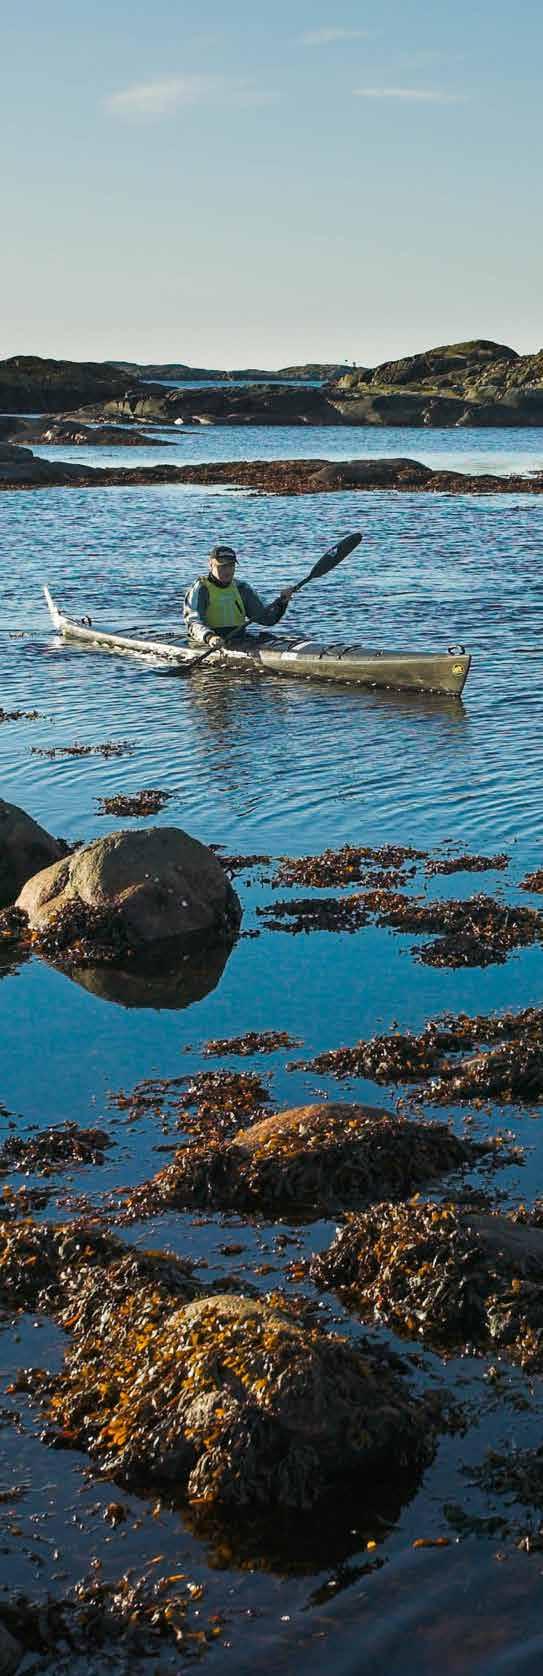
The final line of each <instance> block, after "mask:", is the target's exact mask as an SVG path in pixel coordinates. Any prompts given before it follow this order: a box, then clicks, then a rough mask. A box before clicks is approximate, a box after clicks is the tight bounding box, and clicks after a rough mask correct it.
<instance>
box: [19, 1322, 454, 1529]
mask: <svg viewBox="0 0 543 1676" xmlns="http://www.w3.org/2000/svg"><path fill="white" fill-rule="evenodd" d="M136 1302H137V1300H136ZM42 1394H43V1393H42ZM48 1411H49V1414H50V1418H51V1420H52V1422H53V1424H54V1426H55V1427H57V1428H59V1432H60V1436H61V1439H64V1440H66V1439H67V1440H69V1442H70V1443H71V1444H73V1446H74V1447H79V1448H80V1447H83V1448H85V1449H87V1450H88V1451H89V1452H90V1453H91V1454H92V1455H93V1456H95V1457H96V1458H97V1459H98V1460H99V1462H100V1466H101V1469H102V1471H103V1472H105V1473H107V1474H110V1475H111V1476H112V1477H115V1478H116V1479H118V1480H120V1481H121V1482H123V1483H125V1484H127V1485H129V1486H136V1487H137V1486H140V1485H146V1484H155V1485H160V1486H162V1485H166V1486H168V1487H169V1489H170V1491H171V1492H172V1493H174V1494H176V1495H177V1496H178V1497H179V1498H185V1497H186V1498H188V1500H189V1502H191V1503H195V1504H196V1505H197V1507H198V1508H199V1509H202V1510H204V1511H205V1509H206V1508H213V1507H217V1508H220V1509H224V1510H225V1511H235V1510H236V1509H239V1508H251V1507H252V1508H254V1509H258V1508H261V1509H266V1510H268V1509H271V1510H273V1509H274V1508H275V1509H279V1508H290V1509H292V1510H300V1511H301V1510H309V1509H311V1508H312V1507H314V1506H315V1505H317V1504H318V1503H319V1502H321V1501H323V1500H324V1499H325V1498H326V1497H327V1496H329V1495H331V1494H332V1493H334V1494H336V1493H338V1492H341V1493H348V1494H350V1495H351V1496H353V1497H354V1496H356V1497H360V1495H363V1494H364V1490H365V1489H367V1488H369V1486H371V1484H372V1483H373V1484H375V1480H376V1477H377V1475H378V1474H381V1475H383V1474H386V1473H387V1471H388V1470H389V1468H390V1459H391V1456H393V1459H394V1463H395V1470H397V1469H398V1468H400V1469H401V1468H402V1467H408V1466H411V1467H413V1466H418V1467H422V1466H423V1465H424V1464H425V1462H426V1461H427V1459H428V1458H429V1455H430V1454H431V1450H432V1444H431V1441H430V1442H429V1438H428V1416H427V1414H426V1413H425V1409H424V1405H423V1404H422V1403H420V1402H419V1403H417V1402H416V1401H414V1399H413V1398H411V1397H410V1396H409V1394H408V1393H407V1390H406V1387H405V1385H404V1382H403V1380H401V1379H400V1378H399V1376H398V1375H397V1374H396V1373H395V1372H393V1371H392V1369H391V1366H390V1364H389V1363H387V1361H386V1360H385V1359H384V1358H383V1356H382V1354H381V1355H379V1354H378V1353H377V1352H375V1351H372V1350H371V1349H370V1348H369V1347H366V1346H364V1348H363V1349H362V1348H356V1349H355V1348H353V1347H352V1346H351V1345H350V1344H349V1343H348V1342H347V1341H346V1340H343V1339H340V1338H336V1337H332V1336H329V1335H327V1334H325V1333H323V1332H322V1331H321V1330H320V1329H318V1328H312V1329H311V1328H308V1327H305V1326H302V1325H300V1323H299V1322H298V1321H297V1320H296V1319H295V1318H294V1317H293V1316H291V1315H289V1313H288V1312H287V1311H286V1310H285V1311H284V1310H283V1309H279V1308H278V1307H276V1306H275V1305H274V1306H271V1305H270V1304H268V1303H266V1302H262V1301H260V1300H253V1299H249V1298H246V1297H235V1296H232V1295H221V1294H218V1295H217V1296H215V1297H208V1298H205V1299H200V1300H198V1301H195V1302H194V1303H192V1304H189V1305H187V1306H185V1307H181V1308H175V1307H174V1308H171V1309H170V1311H169V1312H168V1313H167V1314H165V1315H164V1316H162V1318H161V1319H160V1320H159V1322H158V1323H157V1321H156V1320H155V1319H154V1318H153V1317H152V1315H151V1316H150V1317H147V1315H146V1313H145V1311H144V1312H143V1314H141V1313H140V1315H139V1316H138V1314H137V1312H136V1311H132V1312H130V1314H129V1315H128V1317H126V1316H125V1315H124V1314H123V1312H122V1311H121V1312H118V1315H117V1318H116V1322H115V1325H114V1324H113V1322H109V1321H108V1322H107V1324H106V1330H105V1331H104V1330H103V1327H102V1325H101V1323H100V1322H97V1320H96V1316H95V1317H94V1318H93V1320H92V1321H91V1323H90V1325H89V1327H88V1330H86V1331H81V1330H79V1331H78V1332H77V1333H76V1335H75V1337H74V1341H73V1344H72V1347H71V1349H70V1350H69V1352H68V1354H67V1357H66V1362H65V1366H64V1368H63V1371H62V1372H61V1374H60V1375H58V1376H57V1377H56V1378H54V1379H53V1380H52V1381H50V1382H49V1393H48Z"/></svg>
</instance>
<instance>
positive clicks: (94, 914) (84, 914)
mask: <svg viewBox="0 0 543 1676" xmlns="http://www.w3.org/2000/svg"><path fill="white" fill-rule="evenodd" d="M30 940H31V943H32V947H33V949H35V951H36V953H37V954H41V955H43V958H44V959H45V960H50V961H54V963H55V965H57V966H66V967H70V966H85V965H93V966H94V965H96V964H98V965H100V966H106V965H108V964H109V963H111V962H117V961H122V960H123V959H126V958H127V957H128V958H129V957H130V956H131V955H133V954H134V952H135V950H134V946H133V944H131V942H130V939H129V937H128V935H127V931H126V926H125V925H124V924H123V921H122V919H121V918H120V916H119V914H118V912H117V911H116V909H115V907H114V906H111V905H109V904H106V905H105V906H104V907H92V906H91V905H90V904H89V903H88V902H83V901H82V899H81V897H72V898H71V899H70V900H69V901H67V902H64V903H63V905H62V907H60V908H58V909H57V911H56V912H55V913H54V914H51V916H50V918H49V920H48V922H47V924H46V925H43V926H41V927H39V928H36V929H35V930H33V931H31V933H30Z"/></svg>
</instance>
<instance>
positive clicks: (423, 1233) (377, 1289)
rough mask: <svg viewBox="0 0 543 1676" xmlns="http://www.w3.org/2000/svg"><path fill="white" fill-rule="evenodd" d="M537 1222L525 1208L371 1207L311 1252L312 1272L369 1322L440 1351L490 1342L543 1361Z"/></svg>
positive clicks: (523, 1358) (521, 1358) (541, 1239)
mask: <svg viewBox="0 0 543 1676" xmlns="http://www.w3.org/2000/svg"><path fill="white" fill-rule="evenodd" d="M534 1224H535V1218H534ZM534 1224H531V1222H530V1218H529V1216H528V1215H527V1213H526V1212H524V1213H523V1220H521V1219H520V1216H519V1215H518V1213H517V1216H515V1217H513V1216H502V1215H498V1214H494V1213H488V1212H485V1213H481V1212H476V1213H474V1212H471V1211H469V1210H466V1209H465V1208H464V1207H462V1205H459V1204H456V1203H450V1204H434V1203H424V1202H423V1203H421V1202H419V1201H417V1200H415V1201H412V1202H411V1203H409V1204H399V1205H392V1204H381V1205H375V1206H374V1207H373V1208H372V1209H371V1210H369V1211H366V1212H365V1213H363V1214H360V1215H353V1216H350V1217H348V1219H347V1221H346V1223H345V1226H343V1227H341V1228H339V1229H338V1231H337V1233H336V1235H335V1238H334V1239H333V1241H332V1244H331V1246H330V1247H329V1249H328V1251H325V1252H323V1253H321V1254H319V1255H317V1256H315V1257H314V1258H313V1259H312V1262H311V1270H310V1272H311V1277H312V1279H313V1280H314V1281H316V1282H317V1284H318V1285H321V1286H326V1287H332V1288H334V1289H335V1290H338V1291H340V1292H341V1294H342V1296H344V1297H345V1298H346V1299H347V1301H348V1302H349V1304H350V1305H351V1306H352V1308H353V1309H356V1312H357V1314H359V1315H360V1316H361V1317H362V1319H363V1320H373V1321H379V1322H384V1323H386V1325H387V1326H389V1327H392V1328H394V1330H395V1331H396V1332H398V1333H403V1334H406V1335H408V1336H413V1335H414V1336H416V1337H418V1338H422V1339H424V1340H426V1341H427V1342H428V1343H429V1344H431V1345H433V1346H435V1347H436V1348H438V1349H442V1350H451V1351H452V1350H457V1349H459V1348H462V1347H463V1346H464V1345H465V1344H469V1345H470V1346H472V1347H476V1348H478V1349H481V1350H484V1349H490V1348H491V1346H493V1345H494V1346H496V1347H499V1348H500V1349H501V1350H503V1351H504V1352H505V1353H506V1354H507V1355H509V1356H510V1357H511V1359H512V1360H514V1361H517V1362H520V1363H521V1365H522V1366H526V1367H531V1366H534V1367H538V1366H539V1367H543V1229H541V1228H540V1227H538V1226H537V1225H534Z"/></svg>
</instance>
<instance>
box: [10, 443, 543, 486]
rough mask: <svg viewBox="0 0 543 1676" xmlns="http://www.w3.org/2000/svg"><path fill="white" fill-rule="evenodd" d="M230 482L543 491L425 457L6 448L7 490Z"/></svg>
mask: <svg viewBox="0 0 543 1676" xmlns="http://www.w3.org/2000/svg"><path fill="white" fill-rule="evenodd" d="M186 483H191V484H203V485H211V484H212V485H223V486H224V488H225V489H249V490H252V491H254V492H255V493H260V494H268V495H270V494H271V495H317V494H337V493H340V492H342V491H348V490H353V489H364V490H371V489H389V490H395V491H397V492H403V493H406V494H413V493H426V494H428V493H438V494H450V495H465V494H474V495H484V494H494V495H510V494H531V495H540V494H543V471H541V472H538V473H535V474H534V475H533V476H531V477H520V476H510V477H494V476H492V475H491V474H490V473H485V474H484V475H478V474H476V473H470V472H463V471H443V470H438V471H433V470H432V468H431V467H430V466H425V465H422V464H421V462H420V461H419V460H410V459H401V458H398V459H396V458H391V459H381V460H367V459H366V460H218V461H214V462H206V463H204V464H199V465H187V466H173V465H164V464H162V465H156V466H135V467H130V466H121V467H115V466H106V467H103V466H87V465H83V464H81V465H79V464H75V465H74V464H68V463H67V462H66V461H63V460H58V461H57V460H43V459H39V458H37V457H36V455H35V454H33V453H32V451H31V449H30V448H21V447H19V446H17V444H12V443H0V490H2V489H5V490H16V489H47V488H53V487H61V488H87V489H93V488H104V487H110V488H128V489H129V488H141V487H145V486H148V487H153V485H156V486H160V485H161V484H179V486H180V487H182V486H183V484H186Z"/></svg>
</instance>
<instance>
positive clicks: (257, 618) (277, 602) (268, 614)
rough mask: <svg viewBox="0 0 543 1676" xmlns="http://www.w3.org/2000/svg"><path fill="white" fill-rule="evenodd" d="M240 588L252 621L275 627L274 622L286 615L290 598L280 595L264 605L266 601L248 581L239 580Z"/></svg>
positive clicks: (249, 618) (248, 615)
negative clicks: (286, 598)
mask: <svg viewBox="0 0 543 1676" xmlns="http://www.w3.org/2000/svg"><path fill="white" fill-rule="evenodd" d="M238 588H239V592H240V594H241V598H242V600H243V604H244V606H245V610H246V612H247V617H248V621H249V622H250V623H262V624H263V625H264V627H265V628H273V624H274V623H279V622H280V621H281V617H284V615H285V611H286V609H287V605H288V600H287V601H285V600H284V599H281V598H280V597H278V598H277V599H273V600H272V601H271V603H270V604H269V605H264V601H263V600H262V599H260V596H259V595H258V594H255V591H254V588H251V587H249V583H248V582H238Z"/></svg>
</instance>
